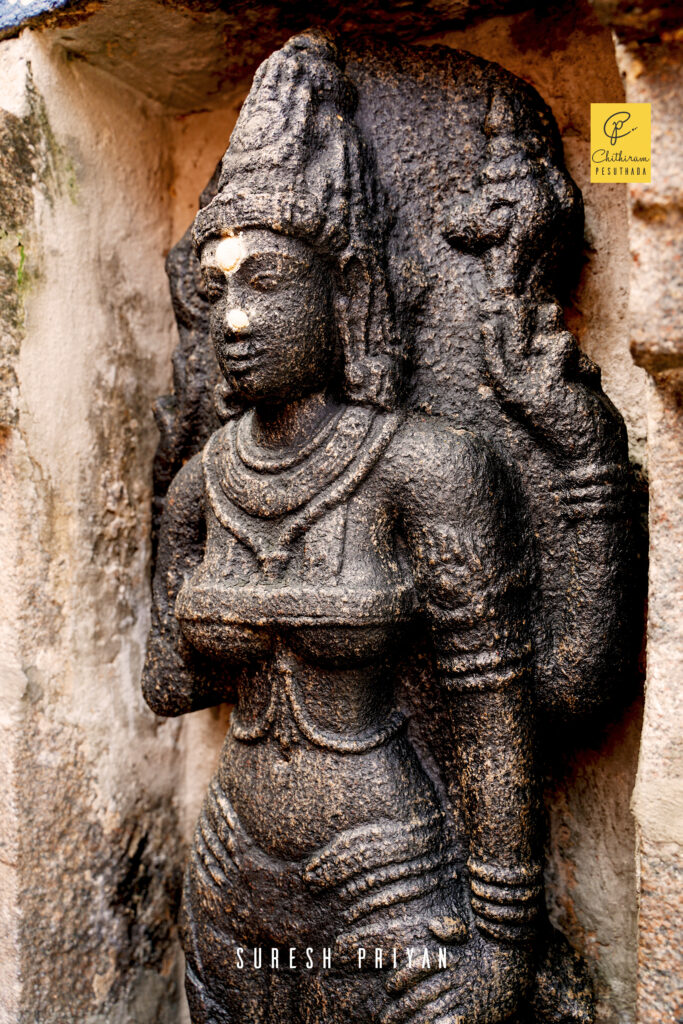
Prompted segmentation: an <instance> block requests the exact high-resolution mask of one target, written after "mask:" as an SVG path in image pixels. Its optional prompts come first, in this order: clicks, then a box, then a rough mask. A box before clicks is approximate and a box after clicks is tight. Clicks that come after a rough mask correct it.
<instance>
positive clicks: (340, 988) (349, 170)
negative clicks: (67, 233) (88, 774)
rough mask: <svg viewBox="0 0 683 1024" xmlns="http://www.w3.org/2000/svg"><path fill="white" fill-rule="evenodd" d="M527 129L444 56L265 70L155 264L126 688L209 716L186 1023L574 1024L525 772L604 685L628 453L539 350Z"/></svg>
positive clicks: (625, 530)
mask: <svg viewBox="0 0 683 1024" xmlns="http://www.w3.org/2000/svg"><path fill="white" fill-rule="evenodd" d="M581 232H582V204H581V196H580V193H579V191H578V189H577V187H576V185H575V184H574V182H573V181H572V179H571V177H570V175H569V174H568V172H567V170H566V168H565V166H564V162H563V157H562V148H561V143H560V140H559V136H558V132H557V128H556V126H555V124H554V121H553V118H552V115H551V113H550V111H549V110H548V108H547V107H546V106H545V104H544V103H543V101H542V100H541V99H540V98H539V97H538V95H537V94H536V93H535V92H534V91H533V90H532V89H531V88H530V87H529V86H527V85H525V84H524V83H522V82H521V81H519V80H518V79H516V78H514V76H512V75H510V74H508V73H507V72H505V71H504V70H503V69H502V68H500V67H498V66H496V65H494V64H490V63H487V62H485V61H482V60H479V59H477V58H475V57H472V56H471V55H469V54H465V53H461V52H457V51H450V50H446V49H444V48H439V47H433V48H424V49H420V48H413V49H409V48H405V47H400V46H396V47H391V46H388V45H387V46H379V45H374V46H365V47H360V46H358V45H356V47H355V48H354V47H352V46H351V45H348V46H346V47H344V46H343V45H342V44H337V43H335V42H334V41H332V40H331V39H329V38H327V37H326V36H325V35H323V34H320V33H305V34H303V35H300V36H297V37H295V38H293V39H291V40H290V41H289V42H288V43H287V44H286V45H285V46H284V47H283V49H281V50H279V51H278V52H276V53H274V54H273V55H272V56H271V57H269V58H268V60H266V61H265V63H264V64H263V65H262V66H261V67H260V69H259V70H258V72H257V74H256V77H255V79H254V83H253V86H252V89H251V92H250V93H249V96H248V98H247V100H246V102H245V104H244V106H243V108H242V111H241V113H240V117H239V120H238V122H237V125H236V127H235V130H234V132H233V134H232V137H231V140H230V144H229V147H228V149H227V152H226V154H225V156H224V158H223V161H222V163H221V165H220V166H219V168H218V170H217V173H216V175H215V176H214V179H213V180H212V182H211V183H210V185H209V187H208V188H207V191H206V192H205V193H204V195H203V197H202V205H201V208H200V210H199V213H198V214H197V217H196V219H195V222H194V225H193V227H192V229H191V231H190V232H188V235H187V236H186V237H185V238H184V239H183V240H182V241H181V242H180V243H179V244H178V246H176V247H175V249H174V250H173V252H172V253H171V255H170V257H169V261H168V268H169V274H170V277H171V284H172V290H173V299H174V306H175V310H176V315H177V318H178V324H179V329H180V335H181V342H180V347H179V349H178V352H177V354H176V359H175V395H174V396H172V397H169V398H167V399H164V400H162V401H161V402H160V404H159V408H158V422H159V426H160V430H161V443H160V448H159V453H158V456H157V463H156V486H157V507H156V525H157V531H158V546H157V554H156V568H155V573H154V582H153V621H152V627H151V633H150V639H149V649H148V655H147V661H146V666H145V672H144V679H143V690H144V694H145V698H146V700H147V702H148V703H149V705H150V706H151V708H152V709H153V710H154V711H155V712H157V713H158V714H160V715H166V716H172V715H181V714H186V713H189V712H192V711H195V710H197V709H201V708H206V707H209V706H212V705H216V704H219V703H221V702H230V703H234V704H235V707H234V710H233V712H232V717H231V722H230V727H229V730H228V733H227V736H226V739H225V745H224V748H223V751H222V754H221V758H220V764H219V766H218V769H217V772H216V775H215V777H214V779H213V781H212V783H211V785H210V788H209V792H208V794H207V796H206V800H205V803H204V806H203V809H202V812H201V815H200V818H199V822H198V824H197V829H196V833H195V837H194V841H193V845H192V850H191V853H190V856H189V862H188V865H187V872H186V876H185V883H184V892H183V903H182V910H181V922H180V927H181V937H182V943H183V947H184V950H185V954H186V961H187V972H186V991H187V996H188V1000H189V1004H190V1008H191V1014H192V1021H193V1024H232V1022H240V1024H243V1022H245V1021H251V1022H263V1024H265V1022H272V1024H335V1022H339V1024H341V1022H344V1024H370V1022H377V1024H427V1022H429V1024H503V1022H506V1024H512V1022H518V1024H522V1022H529V1024H532V1022H533V1024H551V1022H552V1024H569V1022H583V1024H588V1022H590V1021H592V1020H593V1019H594V1009H593V997H592V994H591V985H590V981H589V978H588V975H587V972H586V969H585V966H584V965H583V963H582V961H581V960H580V958H579V957H578V956H577V955H576V954H575V953H574V952H573V951H572V950H571V948H570V946H569V945H568V943H567V942H566V940H565V939H564V938H563V937H562V936H561V935H559V934H558V933H557V932H556V931H554V930H553V929H552V928H551V927H550V925H549V923H548V918H547V913H546V910H545V904H544V889H543V861H544V834H543V814H542V800H541V794H540V781H539V768H538V757H539V750H540V749H541V747H542V745H543V743H544V742H547V741H548V740H550V742H553V738H556V737H559V736H561V735H566V734H567V733H571V732H572V730H575V729H579V728H581V723H582V722H583V721H585V720H587V719H588V718H590V716H591V715H594V714H596V713H597V712H598V711H599V709H600V708H601V707H602V706H604V705H605V704H606V703H607V702H609V700H610V699H612V697H613V689H614V681H615V680H618V679H619V672H620V665H622V664H623V661H624V659H625V658H627V657H628V632H629V611H628V608H629V602H628V590H629V568H628V565H629V556H630V544H631V541H630V536H631V533H630V531H631V526H630V502H629V471H628V459H627V446H626V434H625V429H624V425H623V422H622V420H621V418H620V416H619V414H618V412H617V411H616V410H615V409H614V407H613V406H612V405H611V404H610V402H609V401H608V400H607V398H606V397H605V395H604V393H603V392H602V390H601V388H600V381H599V371H598V369H597V368H596V367H595V366H594V365H593V364H592V363H591V362H590V360H589V359H588V358H587V357H586V356H584V355H583V354H582V353H581V352H580V350H579V348H578V345H577V343H576V341H575V339H574V337H573V336H572V335H571V334H570V333H569V332H568V331H567V329H566V328H565V326H564V322H563V311H562V297H563V295H564V294H565V292H566V290H567V288H568V286H569V285H570V283H571V280H572V273H573V269H572V268H573V267H574V266H575V264H576V261H577V258H578V255H579V253H580V249H581Z"/></svg>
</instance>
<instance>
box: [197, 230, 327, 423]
mask: <svg viewBox="0 0 683 1024" xmlns="http://www.w3.org/2000/svg"><path fill="white" fill-rule="evenodd" d="M201 263H202V272H203V274H204V280H205V282H206V288H207V295H208V298H209V301H210V303H211V317H210V325H211V336H212V339H213V343H214V346H215V349H216V356H217V358H218V363H219V365H220V368H221V370H222V372H223V374H224V376H225V378H226V380H227V382H228V384H229V385H230V387H231V388H232V389H233V391H234V392H236V394H238V395H239V396H241V397H242V398H244V399H246V400H247V401H250V402H255V403H257V402H277V401H286V400H288V399H293V398H298V397H299V396H300V395H303V394H306V393H307V392H310V391H314V390H317V389H318V388H320V387H322V386H323V385H324V384H325V383H326V382H327V381H328V379H329V377H330V374H331V372H332V365H333V361H334V349H335V330H334V319H333V315H332V301H331V289H330V275H329V269H328V268H327V267H326V265H325V263H324V261H323V260H322V259H321V258H320V257H319V256H317V255H316V254H315V253H314V252H313V251H312V250H311V249H310V248H309V247H308V246H307V245H306V244H305V243H304V242H300V241H299V240H298V239H295V238H288V237H286V236H285V235H279V234H277V233H276V232H274V231H267V230H261V229H249V230H247V231H243V232H240V233H239V234H236V235H234V236H230V237H228V238H223V239H212V240H210V241H208V242H207V243H206V245H205V246H204V248H203V250H202V254H201Z"/></svg>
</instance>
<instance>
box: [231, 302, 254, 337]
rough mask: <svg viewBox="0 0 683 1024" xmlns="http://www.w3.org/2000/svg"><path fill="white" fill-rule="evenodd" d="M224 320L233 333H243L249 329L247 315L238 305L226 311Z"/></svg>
mask: <svg viewBox="0 0 683 1024" xmlns="http://www.w3.org/2000/svg"><path fill="white" fill-rule="evenodd" d="M225 322H226V324H227V325H228V327H229V328H230V330H231V331H232V332H233V333H234V334H245V333H246V332H247V331H248V330H249V317H248V316H247V314H246V313H245V311H244V310H243V309H240V308H239V307H233V308H232V309H229V310H228V311H227V313H226V315H225Z"/></svg>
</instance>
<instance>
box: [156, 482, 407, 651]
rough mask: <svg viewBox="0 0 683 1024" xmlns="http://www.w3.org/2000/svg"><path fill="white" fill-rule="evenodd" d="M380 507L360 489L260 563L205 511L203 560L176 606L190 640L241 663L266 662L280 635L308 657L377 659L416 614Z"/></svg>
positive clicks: (366, 490)
mask: <svg viewBox="0 0 683 1024" xmlns="http://www.w3.org/2000/svg"><path fill="white" fill-rule="evenodd" d="M376 504H377V497H376V495H374V494H373V493H372V489H371V488H364V487H361V488H359V489H358V491H357V492H356V493H355V494H354V495H353V496H352V497H351V498H350V499H348V500H347V501H346V502H344V503H342V504H339V505H337V506H336V507H333V508H331V509H329V510H328V511H327V512H325V513H324V514H323V515H321V516H320V517H319V518H317V519H316V520H315V521H314V522H313V523H311V524H310V525H309V526H308V528H307V530H306V532H305V533H304V534H303V535H302V536H300V537H298V538H297V539H296V540H295V541H294V542H293V543H292V544H291V545H290V546H289V548H288V549H287V551H286V559H281V560H272V561H265V562H264V559H263V558H259V557H258V554H257V553H256V552H255V551H254V550H253V548H252V547H250V546H249V545H248V544H247V543H245V542H244V540H242V539H240V538H238V537H236V536H235V534H234V533H231V532H230V531H229V530H227V529H226V528H225V526H224V525H223V523H221V522H219V520H218V518H217V516H216V515H215V512H214V511H213V509H212V508H211V507H209V508H208V510H207V526H208V531H207V543H206V549H205V556H204V559H203V561H202V563H201V564H200V566H199V567H198V568H197V570H196V571H195V572H194V573H193V575H192V576H190V577H189V578H188V579H187V580H186V581H185V583H184V585H183V587H182V588H181V590H180V593H179V595H178V599H177V602H176V615H177V617H178V619H179V621H180V624H181V627H182V630H183V633H184V634H185V636H186V637H187V639H188V640H189V641H190V642H191V643H192V644H193V645H194V646H196V647H198V648H199V649H200V650H202V651H204V652H205V653H208V654H211V655H215V656H217V657H222V658H236V659H238V660H242V659H244V658H246V659H249V658H258V659H262V658H264V657H265V656H267V654H268V652H269V650H270V648H271V646H272V643H273V642H274V640H275V639H276V638H278V637H285V638H286V639H287V641H288V642H289V643H290V644H291V646H292V647H293V648H294V649H295V650H297V651H298V652H299V653H301V654H302V655H303V656H305V657H307V658H310V659H311V660H314V661H332V662H334V663H344V664H348V663H349V662H357V661H358V660H363V661H366V660H368V659H375V658H377V657H382V656H383V655H384V654H385V653H386V649H387V646H388V645H389V644H395V642H396V639H397V636H398V633H399V632H400V629H401V626H402V625H403V624H405V622H406V621H408V620H409V619H410V618H412V615H413V612H414V608H415V592H414V586H413V579H412V574H411V572H410V569H409V567H408V565H407V563H406V561H405V559H404V558H403V557H402V555H401V553H400V550H395V549H394V544H393V538H392V537H391V535H390V534H388V533H385V534H384V535H383V536H382V537H378V536H377V535H376V532H375V527H374V524H375V523H376V522H377V521H378V520H380V519H382V516H381V510H380V509H379V508H376V507H375V505H376ZM242 525H243V526H244V523H242ZM258 526H259V529H260V530H263V527H264V524H263V523H259V524H258Z"/></svg>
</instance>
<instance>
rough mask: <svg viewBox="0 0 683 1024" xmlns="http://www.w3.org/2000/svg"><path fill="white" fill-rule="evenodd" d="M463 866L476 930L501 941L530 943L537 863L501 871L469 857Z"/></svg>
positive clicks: (538, 877)
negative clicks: (466, 875)
mask: <svg viewBox="0 0 683 1024" xmlns="http://www.w3.org/2000/svg"><path fill="white" fill-rule="evenodd" d="M467 867H468V870H469V874H470V890H471V897H470V902H471V906H472V913H473V915H474V920H475V923H476V925H477V928H478V929H479V930H480V931H481V932H483V933H484V934H486V935H488V936H489V937H491V938H494V939H498V940H499V941H503V942H513V943H520V942H529V941H531V940H532V939H533V938H534V935H535V931H536V928H535V925H536V921H537V919H538V916H539V912H540V899H541V895H542V892H543V884H542V881H541V877H542V876H541V866H540V864H528V865H518V866H516V867H514V868H508V867H505V868H504V867H501V866H500V865H498V864H491V863H487V862H485V861H481V860H478V859H477V858H475V857H470V859H469V860H468V862H467Z"/></svg>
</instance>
